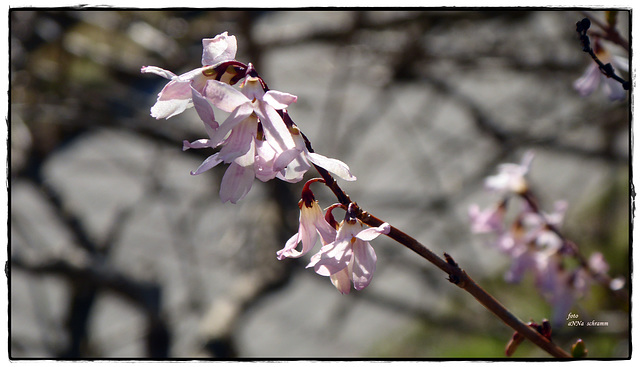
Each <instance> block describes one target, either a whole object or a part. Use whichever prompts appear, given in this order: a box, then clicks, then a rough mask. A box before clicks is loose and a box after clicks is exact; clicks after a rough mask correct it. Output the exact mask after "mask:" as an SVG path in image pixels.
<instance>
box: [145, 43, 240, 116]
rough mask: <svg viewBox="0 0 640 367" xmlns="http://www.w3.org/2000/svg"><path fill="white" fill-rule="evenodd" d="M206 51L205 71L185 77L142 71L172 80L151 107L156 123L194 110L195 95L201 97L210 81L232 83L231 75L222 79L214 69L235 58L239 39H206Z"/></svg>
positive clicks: (149, 68) (154, 69)
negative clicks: (199, 94)
mask: <svg viewBox="0 0 640 367" xmlns="http://www.w3.org/2000/svg"><path fill="white" fill-rule="evenodd" d="M202 48H203V51H202V67H200V68H197V69H194V70H191V71H189V72H186V73H184V74H182V75H176V74H174V73H173V72H171V71H169V70H165V69H162V68H159V67H156V66H144V67H142V69H141V70H140V71H141V72H142V73H152V74H156V75H159V76H161V77H163V78H166V79H170V80H171V81H170V82H169V83H167V85H165V86H164V88H163V89H162V91H160V93H158V100H157V101H156V103H155V104H154V105H153V107H151V116H153V117H155V118H156V119H161V118H167V119H168V118H170V117H173V116H175V115H178V114H180V113H182V112H184V110H186V109H187V108H190V107H192V106H193V102H192V95H193V94H194V93H201V92H202V89H203V88H204V86H205V83H206V81H207V80H209V79H215V78H219V79H220V78H223V77H224V78H225V79H224V80H227V79H228V77H229V75H230V74H225V75H222V76H220V75H218V73H217V72H216V71H215V70H214V69H215V68H216V66H218V65H220V64H221V63H223V62H225V61H230V60H233V59H234V58H235V56H236V51H237V43H236V38H235V36H229V35H228V34H227V32H224V33H221V34H219V35H217V36H216V37H214V38H205V39H203V40H202ZM224 72H225V71H223V73H224ZM227 81H228V80H227Z"/></svg>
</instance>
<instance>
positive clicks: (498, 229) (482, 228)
mask: <svg viewBox="0 0 640 367" xmlns="http://www.w3.org/2000/svg"><path fill="white" fill-rule="evenodd" d="M504 212H505V207H504V205H495V206H493V207H490V208H488V209H485V210H480V207H479V206H478V205H471V206H470V207H469V211H468V215H469V219H470V220H471V231H472V232H474V233H502V232H503V231H504Z"/></svg>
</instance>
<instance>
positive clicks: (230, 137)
mask: <svg viewBox="0 0 640 367" xmlns="http://www.w3.org/2000/svg"><path fill="white" fill-rule="evenodd" d="M202 45H203V53H202V60H201V61H202V65H203V66H202V67H200V68H197V69H194V70H192V71H189V72H187V73H185V74H182V75H179V76H178V75H176V74H174V73H172V72H170V71H168V70H164V69H161V68H158V67H155V66H145V67H143V68H142V69H141V71H142V72H143V73H152V74H156V75H160V76H162V77H164V78H167V79H170V80H171V81H170V82H169V83H167V84H166V85H165V87H164V88H163V89H162V91H161V92H160V93H159V94H158V100H157V102H156V103H155V105H154V106H153V107H152V108H151V115H152V116H153V117H155V118H156V119H160V118H170V117H172V116H175V115H177V114H179V113H182V112H183V111H185V110H186V109H187V108H190V107H195V110H196V112H197V113H198V116H199V117H200V119H201V120H202V121H203V123H204V127H205V131H206V133H207V135H208V138H205V139H198V140H196V141H193V142H189V141H184V142H183V150H187V149H205V148H210V149H213V150H215V151H214V153H213V154H211V155H210V156H209V157H208V158H207V159H205V160H204V161H203V162H202V164H201V165H200V166H199V167H198V168H197V169H195V170H193V171H192V172H191V174H192V175H198V174H201V173H203V172H205V171H207V170H209V169H211V168H213V167H215V166H217V165H219V164H220V163H225V164H229V165H230V166H229V168H228V169H227V171H226V172H225V174H224V177H223V179H222V183H221V186H220V197H221V199H222V200H223V202H226V201H231V202H232V203H236V202H237V201H238V200H240V199H242V198H243V197H244V196H245V195H246V194H247V193H248V192H249V190H250V189H251V186H252V184H253V180H254V179H255V178H258V179H259V180H261V181H268V180H271V179H274V178H279V179H281V180H283V181H286V182H291V183H295V182H298V181H300V180H302V178H303V176H304V174H305V173H306V172H307V171H308V170H309V168H311V167H312V165H316V166H318V167H322V168H324V169H326V170H327V171H329V172H331V173H334V174H336V175H337V176H338V177H341V178H343V179H345V180H349V181H353V180H355V179H356V178H355V176H353V175H352V174H351V172H350V170H349V167H348V166H347V165H346V164H345V163H343V162H341V161H339V160H336V159H332V158H327V157H325V156H322V155H320V154H317V153H314V152H310V151H309V149H308V148H307V146H306V144H305V142H304V139H302V137H301V135H302V133H301V132H300V130H299V129H298V127H297V126H296V125H295V124H294V123H293V121H291V119H290V118H289V115H288V113H287V111H286V108H287V107H288V106H289V105H290V104H292V103H294V102H295V101H296V99H297V97H296V96H294V95H292V94H289V93H284V92H279V91H275V90H269V89H268V88H267V86H266V83H264V81H263V80H262V78H260V76H259V75H258V73H257V72H256V70H255V68H254V67H253V65H252V64H248V65H245V64H242V63H240V62H238V61H236V60H234V57H235V55H236V51H237V44H236V38H235V37H234V36H229V35H228V34H227V32H224V33H222V34H219V35H217V36H216V37H214V38H207V39H203V40H202ZM242 79H244V80H243V82H242V83H241V84H240V90H238V89H235V88H234V87H232V85H234V84H236V83H237V82H239V81H240V80H242ZM214 108H217V109H219V110H221V111H223V112H225V113H227V114H228V116H227V118H226V119H225V120H224V121H223V122H221V123H220V122H219V121H217V120H216V117H215V113H214ZM285 118H286V121H285V120H284V119H285Z"/></svg>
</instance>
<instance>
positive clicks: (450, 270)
mask: <svg viewBox="0 0 640 367" xmlns="http://www.w3.org/2000/svg"><path fill="white" fill-rule="evenodd" d="M305 139H306V138H305ZM307 149H309V150H310V151H312V149H311V144H310V143H309V142H308V141H307ZM314 166H315V165H314ZM315 168H316V169H317V171H318V173H319V174H320V176H322V178H323V179H324V181H325V185H326V186H327V187H328V188H329V189H330V190H331V191H332V192H333V193H334V194H335V196H336V197H337V198H338V200H339V201H340V203H341V204H344V205H345V206H349V204H352V203H353V202H352V201H351V199H350V198H349V195H347V194H346V193H345V192H344V191H343V190H342V189H341V188H340V186H339V185H338V183H337V182H336V180H335V179H334V178H333V177H332V176H331V174H330V173H329V172H327V170H325V169H324V168H322V167H318V166H315ZM353 204H355V203H353ZM358 211H359V215H358V219H360V220H361V221H362V222H363V223H365V224H367V225H369V226H371V227H378V226H380V225H382V224H383V223H384V221H383V220H381V219H379V218H377V217H375V216H373V215H371V214H370V213H368V212H366V211H363V210H361V209H360V208H358ZM387 236H388V237H390V238H391V239H393V240H395V241H396V242H398V243H400V244H401V245H403V246H405V247H407V248H409V249H410V250H412V251H413V252H415V253H417V254H418V255H420V256H421V257H423V258H424V259H426V260H427V261H429V262H430V263H432V264H433V265H435V266H437V267H438V268H439V269H440V270H442V271H444V272H445V273H447V274H449V281H451V282H452V283H454V284H456V285H457V286H458V287H460V288H462V289H463V290H465V291H467V292H468V293H469V294H471V295H472V296H473V297H474V298H475V299H476V300H477V301H478V302H480V304H482V305H483V306H484V307H485V308H486V309H487V310H489V311H491V312H492V313H493V314H494V315H496V316H497V317H498V318H499V319H500V320H502V321H503V322H504V323H505V324H506V325H507V326H509V327H510V328H512V329H513V330H515V331H517V332H518V333H520V334H522V335H523V336H524V337H525V338H527V339H529V340H530V341H531V342H533V343H534V344H535V345H537V346H538V347H540V348H541V349H543V350H544V351H546V352H547V353H549V354H551V355H552V356H554V357H557V358H571V355H570V354H569V353H567V352H565V351H564V350H562V349H561V348H560V347H558V346H557V345H555V344H554V343H552V342H551V341H550V340H549V339H547V338H545V337H544V336H542V335H541V334H540V333H538V332H537V331H535V330H533V329H531V328H530V327H529V326H528V325H527V324H525V323H524V322H522V321H521V320H520V319H518V318H517V317H516V316H515V315H513V314H512V313H511V312H509V310H507V309H506V308H505V307H504V306H503V305H502V304H501V303H500V302H498V300H496V299H495V298H494V297H493V296H491V295H490V294H489V293H487V291H485V290H484V289H483V288H482V287H480V286H479V285H478V284H477V283H476V282H475V281H474V280H473V279H472V278H471V277H470V276H469V275H468V274H467V273H466V272H465V271H464V270H462V269H461V268H460V267H459V266H458V264H457V263H456V262H455V261H454V260H453V258H452V257H451V256H449V255H448V254H445V258H446V260H445V259H442V258H441V257H439V256H438V255H436V254H435V253H433V252H432V251H431V250H429V249H428V248H427V247H426V246H424V245H423V244H421V243H420V242H418V241H417V240H416V239H414V238H413V237H411V236H409V235H408V234H406V233H404V232H403V231H401V230H399V229H398V228H396V227H394V226H391V231H390V232H389V234H387Z"/></svg>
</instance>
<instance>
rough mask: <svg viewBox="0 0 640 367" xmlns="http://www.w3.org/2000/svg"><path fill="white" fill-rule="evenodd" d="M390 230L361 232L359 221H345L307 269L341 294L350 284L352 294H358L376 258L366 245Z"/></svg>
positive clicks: (371, 274)
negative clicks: (332, 239)
mask: <svg viewBox="0 0 640 367" xmlns="http://www.w3.org/2000/svg"><path fill="white" fill-rule="evenodd" d="M390 230H391V226H390V225H389V223H383V224H382V225H380V226H379V227H371V228H366V229H365V228H364V224H363V223H362V222H361V221H360V220H358V219H356V218H347V219H345V220H343V221H342V222H341V223H340V225H339V228H338V232H337V234H336V238H335V240H334V241H333V242H331V243H329V244H327V245H325V246H322V248H321V249H320V251H319V252H318V253H316V254H315V255H313V256H312V257H311V261H310V262H309V265H307V267H308V268H310V267H313V268H314V270H315V272H316V273H318V274H320V275H322V276H329V277H330V278H331V282H332V283H333V285H334V286H335V287H336V288H337V289H338V291H340V293H342V294H348V293H349V290H350V288H351V283H353V287H354V288H355V289H356V290H362V289H364V288H365V287H367V286H368V285H369V283H370V282H371V279H372V278H373V273H374V271H375V270H376V261H377V257H376V253H375V251H374V249H373V246H371V244H370V243H369V241H372V240H374V239H375V238H376V237H378V236H379V235H381V234H388V233H389V231H390Z"/></svg>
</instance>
